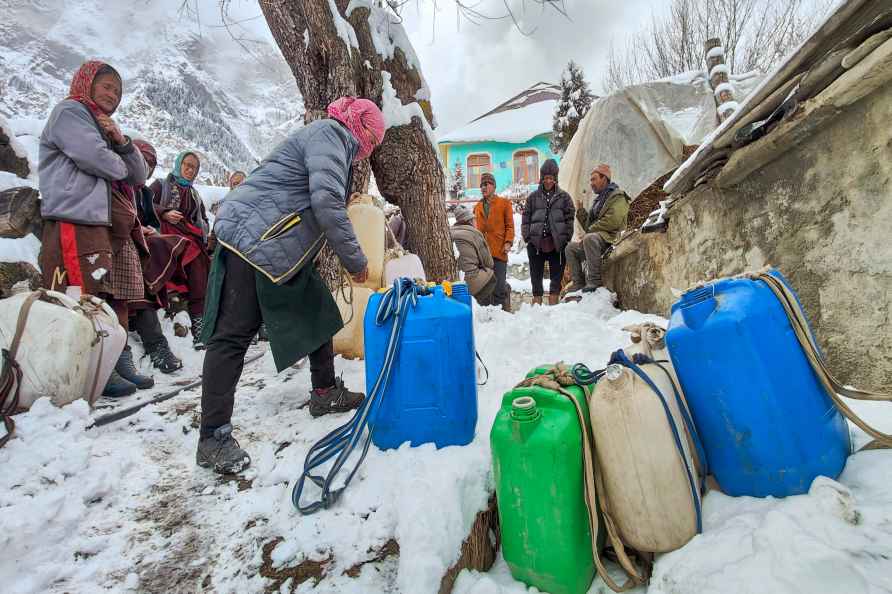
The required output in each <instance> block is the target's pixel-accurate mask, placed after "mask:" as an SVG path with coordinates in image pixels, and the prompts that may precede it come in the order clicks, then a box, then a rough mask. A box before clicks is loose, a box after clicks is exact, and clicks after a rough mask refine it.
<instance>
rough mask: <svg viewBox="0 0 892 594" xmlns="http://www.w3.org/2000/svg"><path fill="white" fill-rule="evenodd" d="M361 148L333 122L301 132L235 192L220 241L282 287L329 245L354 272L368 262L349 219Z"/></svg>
mask: <svg viewBox="0 0 892 594" xmlns="http://www.w3.org/2000/svg"><path fill="white" fill-rule="evenodd" d="M358 148H359V143H358V142H357V141H356V139H355V138H354V137H353V135H352V134H351V133H350V131H349V130H347V129H346V128H345V127H344V126H342V125H341V124H340V123H338V122H337V121H335V120H318V121H315V122H313V123H311V124H310V125H308V126H305V127H303V128H301V129H300V130H297V131H296V132H294V133H293V134H291V135H290V136H289V137H288V138H287V139H285V141H284V142H282V144H280V145H279V146H278V147H276V148H275V149H273V151H272V152H271V153H270V154H269V155H268V156H267V157H266V158H265V159H264V160H263V162H262V163H261V164H260V166H259V167H258V168H257V169H255V170H254V171H252V172H251V174H250V175H249V176H248V179H247V180H246V181H245V183H243V184H242V185H240V186H238V187H237V188H235V189H234V190H232V191H231V192H229V194H227V196H226V199H225V200H224V201H223V203H222V205H221V206H220V210H219V212H218V213H217V219H216V222H215V223H214V234H215V235H216V237H217V241H218V242H219V243H221V244H222V245H223V246H225V247H226V248H228V249H230V250H232V251H233V252H235V253H237V254H238V255H239V256H241V257H242V258H244V259H245V260H246V261H247V262H248V263H249V264H251V265H252V266H253V267H254V268H256V269H257V270H259V271H260V272H261V273H263V274H264V275H265V276H266V277H267V278H269V279H270V280H272V281H273V282H274V283H277V284H282V283H285V282H287V281H288V280H289V279H291V278H293V277H294V275H295V274H297V272H298V271H300V269H301V268H303V266H304V265H305V264H307V263H308V262H312V260H313V258H314V257H315V256H316V254H317V253H319V250H320V249H322V246H323V245H324V243H325V242H326V241H327V242H328V243H329V245H331V247H332V249H333V250H334V252H335V254H337V256H338V259H340V261H341V263H342V264H343V265H344V268H346V269H347V272H349V273H351V274H354V273H357V272H360V271H361V270H363V269H364V268H365V267H366V265H367V263H368V262H367V260H366V257H365V254H363V253H362V249H361V248H360V246H359V242H358V241H357V239H356V234H355V233H354V231H353V225H352V224H351V223H350V219H348V218H347V197H348V195H349V193H350V187H351V179H352V174H353V170H352V163H353V158H354V156H355V155H356V152H357V150H358Z"/></svg>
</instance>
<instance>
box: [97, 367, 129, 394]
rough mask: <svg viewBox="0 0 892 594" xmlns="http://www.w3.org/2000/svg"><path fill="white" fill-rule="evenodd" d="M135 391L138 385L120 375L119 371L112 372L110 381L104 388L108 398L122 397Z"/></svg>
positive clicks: (103, 392) (103, 391) (103, 390)
mask: <svg viewBox="0 0 892 594" xmlns="http://www.w3.org/2000/svg"><path fill="white" fill-rule="evenodd" d="M135 393H136V385H134V384H133V383H132V382H128V381H127V380H125V379H124V378H123V377H121V376H120V375H118V372H117V371H112V372H111V375H110V376H109V378H108V381H107V382H106V383H105V388H103V389H102V395H103V396H105V397H106V398H121V397H123V396H130V395H131V394H135Z"/></svg>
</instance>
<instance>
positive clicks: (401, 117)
mask: <svg viewBox="0 0 892 594" xmlns="http://www.w3.org/2000/svg"><path fill="white" fill-rule="evenodd" d="M381 79H382V89H381V111H382V112H383V113H384V123H385V124H386V125H387V128H388V129H389V128H395V127H397V126H405V125H408V124H411V123H412V118H413V117H418V118H419V119H420V120H421V125H422V126H423V127H424V133H425V134H427V139H428V141H430V143H431V146H432V147H433V148H434V150H436V148H437V139H436V137H435V136H434V131H433V129H432V128H431V127H430V124H429V123H428V121H427V118H426V117H425V115H424V111H423V110H422V109H421V106H420V105H418V103H417V102H416V101H413V102H412V103H409V104H408V105H403V102H402V101H401V100H400V98H399V97H398V96H397V94H396V89H394V88H393V85H392V84H391V82H390V73H389V72H387V71H386V70H382V71H381Z"/></svg>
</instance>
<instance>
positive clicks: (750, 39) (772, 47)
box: [602, 0, 830, 93]
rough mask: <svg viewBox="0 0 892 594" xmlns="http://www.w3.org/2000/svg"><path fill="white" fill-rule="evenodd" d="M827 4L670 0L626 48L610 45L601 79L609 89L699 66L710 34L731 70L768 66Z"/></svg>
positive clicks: (824, 1)
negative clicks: (723, 49) (704, 45)
mask: <svg viewBox="0 0 892 594" xmlns="http://www.w3.org/2000/svg"><path fill="white" fill-rule="evenodd" d="M810 7H811V8H812V10H808V9H809V8H810ZM829 7H830V5H829V1H828V0H818V2H817V4H816V5H815V3H814V2H807V1H806V0H672V3H671V5H670V7H669V10H668V11H667V12H666V13H665V14H660V15H657V14H654V15H652V17H651V23H650V25H649V26H647V27H646V28H644V29H642V30H641V31H639V32H638V33H637V34H635V35H633V36H632V38H631V39H630V40H629V41H628V43H627V44H626V46H625V47H624V48H621V49H620V50H617V49H616V48H615V47H614V46H611V49H610V52H609V54H608V63H607V69H606V72H605V74H604V77H603V79H602V85H603V87H604V90H605V91H606V92H608V93H609V92H612V91H615V90H617V89H619V88H622V87H624V86H627V85H630V84H634V83H639V82H643V81H647V80H655V79H660V78H665V77H668V76H672V75H674V74H678V73H680V72H685V71H688V70H700V69H702V68H703V67H704V63H703V44H704V42H705V41H706V40H707V39H709V38H711V37H719V38H720V39H721V40H722V43H723V44H724V48H725V57H726V63H727V64H728V66H729V68H730V70H731V72H748V71H752V70H760V71H763V72H766V71H768V70H769V69H771V67H772V66H774V65H775V64H776V63H777V62H778V61H779V60H781V59H782V58H783V57H784V56H785V55H786V54H787V53H789V52H790V51H792V50H793V49H794V48H795V47H797V46H798V45H799V44H800V43H801V42H802V41H803V40H804V39H805V37H806V36H808V35H809V34H811V32H812V31H813V30H814V28H815V27H816V26H817V24H818V21H819V19H820V18H821V17H822V15H824V14H826V12H827V11H828V9H829Z"/></svg>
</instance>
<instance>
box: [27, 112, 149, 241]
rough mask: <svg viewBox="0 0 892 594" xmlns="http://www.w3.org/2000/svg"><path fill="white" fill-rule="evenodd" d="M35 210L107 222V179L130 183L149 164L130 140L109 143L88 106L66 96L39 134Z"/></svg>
mask: <svg viewBox="0 0 892 594" xmlns="http://www.w3.org/2000/svg"><path fill="white" fill-rule="evenodd" d="M38 168H39V173H40V214H41V216H42V217H43V218H44V219H49V220H57V221H66V222H69V223H77V224H80V225H95V226H102V225H104V226H107V227H110V226H111V184H110V182H112V181H119V180H123V181H126V182H127V183H128V184H131V185H133V186H135V187H139V186H141V185H143V184H144V183H145V181H146V175H147V174H148V168H147V167H146V162H145V159H143V156H142V153H140V152H139V151H138V150H136V149H135V148H134V146H133V143H132V142H130V139H129V138H128V139H127V144H124V145H121V146H117V145H115V146H111V147H110V146H109V142H108V141H107V140H106V139H105V137H104V136H103V135H102V133H101V132H100V131H99V124H98V123H97V122H96V119H95V118H94V117H93V114H92V113H90V110H89V109H87V106H85V105H83V104H82V103H79V102H77V101H74V100H73V99H66V100H65V101H62V102H61V103H59V104H58V105H56V107H55V108H54V109H53V111H52V113H51V114H50V117H49V119H48V120H47V123H46V127H45V128H44V129H43V132H42V133H41V135H40V150H39V164H38Z"/></svg>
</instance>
